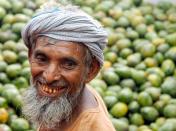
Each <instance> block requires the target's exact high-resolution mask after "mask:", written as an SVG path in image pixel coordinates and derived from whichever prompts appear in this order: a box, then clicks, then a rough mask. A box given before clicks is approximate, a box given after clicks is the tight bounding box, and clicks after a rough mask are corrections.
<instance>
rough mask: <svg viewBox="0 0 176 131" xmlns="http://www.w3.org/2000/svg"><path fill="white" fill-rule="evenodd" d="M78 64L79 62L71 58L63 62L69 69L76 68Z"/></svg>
mask: <svg viewBox="0 0 176 131" xmlns="http://www.w3.org/2000/svg"><path fill="white" fill-rule="evenodd" d="M76 66H77V63H76V62H75V61H73V60H70V59H65V60H64V62H63V67H64V68H66V69H68V70H71V69H74V68H75V67H76Z"/></svg>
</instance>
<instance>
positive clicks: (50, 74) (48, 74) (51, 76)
mask: <svg viewBox="0 0 176 131" xmlns="http://www.w3.org/2000/svg"><path fill="white" fill-rule="evenodd" d="M43 77H44V78H45V80H46V81H47V83H51V82H53V81H55V80H58V79H59V78H60V71H59V69H58V68H57V66H56V65H55V64H50V65H49V66H48V67H47V68H46V70H45V71H44V72H43Z"/></svg>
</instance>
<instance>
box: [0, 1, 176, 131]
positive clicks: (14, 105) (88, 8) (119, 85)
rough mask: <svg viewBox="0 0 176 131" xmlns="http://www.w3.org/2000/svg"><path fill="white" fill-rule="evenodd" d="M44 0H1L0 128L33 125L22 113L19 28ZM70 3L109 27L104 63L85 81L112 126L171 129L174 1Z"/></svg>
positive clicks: (175, 120)
mask: <svg viewBox="0 0 176 131" xmlns="http://www.w3.org/2000/svg"><path fill="white" fill-rule="evenodd" d="M45 1H46V0H1V1H0V130H1V129H2V130H4V131H33V130H36V129H34V127H33V126H32V125H31V123H29V122H28V121H27V120H25V119H24V118H23V116H22V115H21V104H22V99H21V94H22V92H23V91H24V90H25V89H26V88H27V87H28V86H29V79H30V68H29V62H28V59H27V56H28V53H27V48H26V47H25V46H24V44H23V41H22V40H21V34H20V32H21V29H22V28H23V27H24V25H25V23H26V22H27V21H29V20H30V19H31V17H32V16H33V15H34V13H35V11H36V9H38V8H39V6H40V5H41V4H42V3H44V2H45ZM62 1H63V0H62ZM146 1H147V0H146ZM72 2H73V3H74V4H76V5H78V6H80V8H82V9H83V10H84V11H85V12H87V13H88V14H90V15H91V16H93V17H94V18H96V19H97V20H98V21H99V22H101V23H102V25H103V26H104V27H105V28H106V31H107V32H108V45H107V47H106V48H105V50H104V57H105V62H104V66H103V67H102V70H101V72H100V73H99V74H98V76H97V77H96V78H95V79H94V80H93V81H91V82H90V85H91V86H92V87H94V88H95V89H96V90H97V91H98V92H99V94H100V95H101V96H102V98H103V100H104V102H105V104H106V106H107V109H108V111H109V116H110V118H111V120H112V123H113V124H114V126H115V128H116V130H117V131H176V65H175V63H176V4H173V3H170V2H169V1H166V0H165V1H161V2H159V3H158V4H156V5H155V4H151V3H147V2H144V1H143V0H73V1H72Z"/></svg>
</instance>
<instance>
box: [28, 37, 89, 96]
mask: <svg viewBox="0 0 176 131" xmlns="http://www.w3.org/2000/svg"><path fill="white" fill-rule="evenodd" d="M49 39H50V38H48V37H39V38H38V39H37V41H36V47H35V48H34V49H33V50H32V53H31V54H30V55H29V60H30V65H31V74H32V79H33V83H34V85H35V87H36V88H37V92H38V95H39V96H47V97H51V98H57V97H59V96H61V95H62V94H63V93H65V92H68V93H69V94H74V93H75V92H77V91H78V90H79V87H80V84H81V83H83V84H84V83H85V82H86V76H87V75H86V74H87V70H88V69H87V67H86V66H85V63H84V59H85V52H86V51H85V50H86V48H85V47H84V46H82V45H80V44H78V43H75V42H66V41H56V42H55V43H53V42H51V41H50V40H49Z"/></svg>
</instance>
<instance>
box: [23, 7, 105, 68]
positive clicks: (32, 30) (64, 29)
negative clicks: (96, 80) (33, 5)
mask: <svg viewBox="0 0 176 131" xmlns="http://www.w3.org/2000/svg"><path fill="white" fill-rule="evenodd" d="M39 36H47V37H50V38H53V39H56V40H63V41H72V42H79V43H82V44H84V45H85V46H86V47H87V48H88V49H89V50H90V52H91V54H92V55H93V56H94V57H95V58H96V59H97V60H98V62H99V63H100V66H102V65H103V59H104V57H103V49H104V48H105V46H106V44H107V32H106V31H105V30H104V28H103V27H102V26H101V24H100V23H98V22H97V21H96V20H95V19H93V18H92V17H91V16H89V15H88V14H86V13H85V12H83V11H81V10H79V9H74V10H69V9H66V8H65V9H64V8H56V7H54V8H50V9H44V10H42V11H40V12H39V13H37V14H36V15H35V16H34V17H33V18H32V19H31V20H30V21H29V22H28V23H27V25H26V26H25V27H24V29H23V30H22V38H23V40H24V43H25V45H26V46H27V47H28V48H31V47H32V46H33V44H35V40H36V38H37V37H39Z"/></svg>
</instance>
